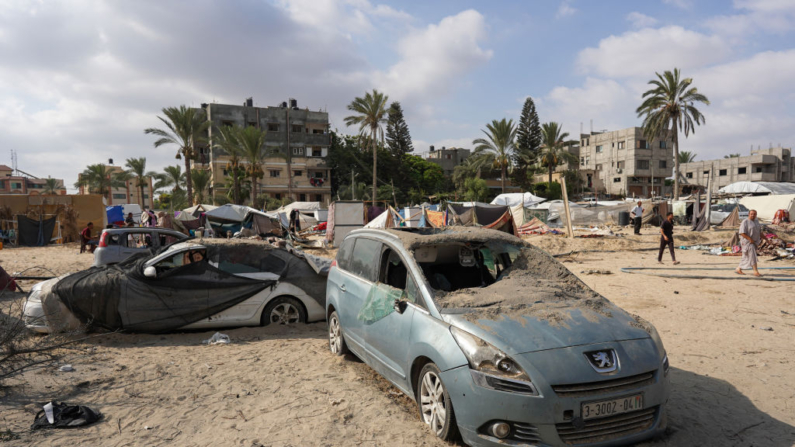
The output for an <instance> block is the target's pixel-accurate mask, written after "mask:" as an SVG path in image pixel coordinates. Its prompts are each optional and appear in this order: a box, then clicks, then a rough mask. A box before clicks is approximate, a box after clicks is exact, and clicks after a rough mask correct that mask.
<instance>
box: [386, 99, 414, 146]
mask: <svg viewBox="0 0 795 447" xmlns="http://www.w3.org/2000/svg"><path fill="white" fill-rule="evenodd" d="M387 113H388V114H389V118H388V119H387V123H386V146H387V148H389V151H390V152H392V155H394V156H396V157H400V156H402V155H403V154H407V153H409V152H414V146H413V145H412V144H411V133H409V125H408V124H406V120H405V118H404V117H403V108H402V107H401V106H400V103H399V102H398V101H395V102H393V103H392V104H390V105H389V110H388V112H387Z"/></svg>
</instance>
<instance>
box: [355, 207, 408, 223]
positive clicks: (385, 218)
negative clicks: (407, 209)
mask: <svg viewBox="0 0 795 447" xmlns="http://www.w3.org/2000/svg"><path fill="white" fill-rule="evenodd" d="M401 221H402V218H401V217H400V214H398V213H397V211H395V210H394V209H393V208H392V207H391V206H390V207H389V208H387V210H386V211H385V212H383V213H381V214H380V215H379V216H378V217H376V218H375V219H373V220H371V221H370V222H368V223H367V225H365V226H364V228H395V227H399V226H400V222H401Z"/></svg>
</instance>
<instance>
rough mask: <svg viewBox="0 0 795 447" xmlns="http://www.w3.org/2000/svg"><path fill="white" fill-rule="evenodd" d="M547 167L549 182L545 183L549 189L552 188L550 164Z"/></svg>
mask: <svg viewBox="0 0 795 447" xmlns="http://www.w3.org/2000/svg"><path fill="white" fill-rule="evenodd" d="M548 168H549V184H548V185H547V186H548V188H547V189H549V190H551V189H552V165H549V166H548Z"/></svg>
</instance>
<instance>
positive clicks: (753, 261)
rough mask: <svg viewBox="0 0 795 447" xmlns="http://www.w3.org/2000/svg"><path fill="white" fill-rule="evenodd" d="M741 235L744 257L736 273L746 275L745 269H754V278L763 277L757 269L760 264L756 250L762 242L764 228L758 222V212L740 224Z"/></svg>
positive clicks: (754, 212) (751, 213) (750, 214)
mask: <svg viewBox="0 0 795 447" xmlns="http://www.w3.org/2000/svg"><path fill="white" fill-rule="evenodd" d="M739 234H740V246H741V248H742V253H743V257H742V258H740V265H739V266H738V267H737V270H735V272H737V274H738V275H745V273H743V269H746V270H747V269H753V270H754V276H762V274H761V273H759V270H758V269H757V268H756V266H757V263H758V260H757V257H756V249H757V247H759V244H760V243H761V241H762V227H761V226H760V225H759V221H758V220H756V210H751V211H749V212H748V217H747V218H746V219H745V220H744V221H743V222H742V223H741V224H740V231H739Z"/></svg>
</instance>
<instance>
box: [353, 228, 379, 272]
mask: <svg viewBox="0 0 795 447" xmlns="http://www.w3.org/2000/svg"><path fill="white" fill-rule="evenodd" d="M380 254H381V243H380V242H378V241H374V240H371V239H364V238H357V239H356V244H355V245H354V246H353V254H352V255H351V260H350V268H349V270H350V272H351V273H353V274H354V275H356V276H359V277H361V278H363V279H366V280H368V281H372V282H375V281H376V279H377V276H378V275H377V273H378V256H379V255H380Z"/></svg>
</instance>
